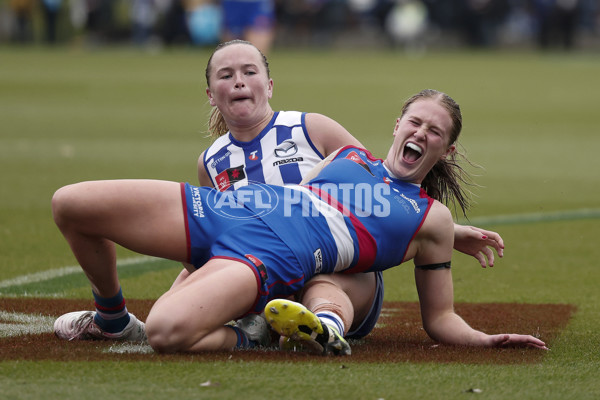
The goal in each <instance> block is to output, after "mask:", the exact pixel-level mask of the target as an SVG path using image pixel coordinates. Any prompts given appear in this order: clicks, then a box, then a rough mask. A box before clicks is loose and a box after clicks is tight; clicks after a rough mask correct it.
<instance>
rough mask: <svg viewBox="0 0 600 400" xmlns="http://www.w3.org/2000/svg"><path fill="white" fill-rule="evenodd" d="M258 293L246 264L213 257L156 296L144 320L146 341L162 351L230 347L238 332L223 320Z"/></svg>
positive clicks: (249, 303) (239, 312) (242, 308)
mask: <svg viewBox="0 0 600 400" xmlns="http://www.w3.org/2000/svg"><path fill="white" fill-rule="evenodd" d="M257 295H258V286H257V280H256V275H255V273H254V271H253V270H252V269H251V268H250V267H249V266H248V265H246V264H244V263H242V262H239V261H233V260H229V259H220V258H213V259H211V260H210V261H208V262H207V263H206V264H205V265H204V266H202V267H201V268H199V269H198V270H197V271H195V272H193V273H192V274H190V275H189V276H188V277H187V278H186V279H185V280H184V281H183V282H181V283H180V284H179V285H177V286H175V287H173V288H171V289H170V290H169V291H168V292H166V293H165V294H164V295H162V296H161V297H160V298H159V299H158V300H157V301H156V303H155V304H154V306H153V307H152V310H151V311H150V314H149V315H148V318H147V320H146V331H147V334H148V342H149V343H150V345H151V346H152V347H153V348H154V349H155V350H157V351H160V352H167V353H171V352H176V351H177V352H182V351H183V352H198V351H205V350H229V349H232V348H234V347H236V344H238V343H237V342H238V338H239V335H240V332H236V331H235V330H234V329H232V328H231V327H227V326H224V324H226V323H227V322H229V321H231V320H233V319H235V318H238V317H240V316H242V315H244V314H245V313H247V312H248V311H249V310H250V309H251V307H252V306H253V305H254V303H255V301H256V299H257Z"/></svg>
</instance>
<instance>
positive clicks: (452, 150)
mask: <svg viewBox="0 0 600 400" xmlns="http://www.w3.org/2000/svg"><path fill="white" fill-rule="evenodd" d="M455 152H456V145H454V144H451V145H450V146H448V148H447V149H446V152H445V153H444V155H442V159H446V158H447V157H448V156H450V155H452V154H454V153H455Z"/></svg>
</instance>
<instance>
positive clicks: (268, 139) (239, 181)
mask: <svg viewBox="0 0 600 400" xmlns="http://www.w3.org/2000/svg"><path fill="white" fill-rule="evenodd" d="M305 117H306V114H305V113H302V112H297V111H279V112H276V113H275V114H274V115H273V118H272V119H271V121H270V122H269V124H268V125H267V126H266V127H265V129H263V131H262V132H261V133H260V134H259V135H258V136H257V137H256V138H254V139H252V140H251V141H249V142H240V141H238V140H236V139H235V138H234V137H233V136H232V135H231V132H228V133H227V134H225V135H223V136H221V137H220V138H218V139H217V140H215V142H214V143H213V144H212V145H211V146H210V147H209V148H208V149H207V150H206V152H205V153H204V167H205V168H206V171H207V172H208V175H209V176H210V178H211V180H212V182H213V185H214V187H215V188H217V189H219V190H220V191H224V190H233V189H238V188H240V187H242V186H245V185H247V184H249V183H253V182H269V184H272V185H284V184H287V183H300V181H302V178H303V177H304V175H306V173H308V171H310V170H311V169H312V168H313V167H314V166H315V165H316V164H317V163H318V162H319V161H321V160H322V159H323V158H324V157H323V155H322V154H321V153H320V152H319V151H318V150H317V149H316V148H315V146H314V145H313V143H312V141H311V140H310V138H309V137H308V133H307V131H306V125H305Z"/></svg>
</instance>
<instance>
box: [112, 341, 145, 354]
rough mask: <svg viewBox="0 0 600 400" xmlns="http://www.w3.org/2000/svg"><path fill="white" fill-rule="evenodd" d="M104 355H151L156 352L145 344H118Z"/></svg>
mask: <svg viewBox="0 0 600 400" xmlns="http://www.w3.org/2000/svg"><path fill="white" fill-rule="evenodd" d="M104 353H116V354H151V353H154V350H153V349H152V347H150V345H148V344H145V343H143V344H142V343H127V342H125V343H117V344H113V345H112V346H110V347H109V348H108V349H106V350H104Z"/></svg>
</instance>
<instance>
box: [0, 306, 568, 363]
mask: <svg viewBox="0 0 600 400" xmlns="http://www.w3.org/2000/svg"><path fill="white" fill-rule="evenodd" d="M153 302H154V301H153V300H135V299H129V300H128V303H127V307H128V309H129V311H130V312H132V313H133V314H135V315H136V316H137V317H138V318H141V319H142V320H145V319H146V316H147V315H148V312H149V311H150V308H151V307H152V304H153ZM455 308H456V311H457V313H458V314H459V315H461V316H462V317H463V318H464V319H465V320H466V321H468V322H469V324H470V325H471V326H473V327H474V328H477V329H480V330H482V331H484V332H487V333H526V334H531V335H534V336H536V337H539V338H540V339H542V340H544V341H545V342H546V344H547V345H548V347H550V348H552V344H553V341H554V340H555V339H556V338H557V337H558V335H560V332H561V330H562V329H564V327H565V326H566V325H567V323H568V321H569V319H570V317H571V316H572V315H573V314H574V313H575V311H576V308H575V306H573V305H569V304H515V303H510V304H509V303H485V304H470V303H459V304H456V306H455ZM0 310H2V311H5V312H10V313H12V312H15V313H25V314H33V315H38V316H39V315H46V316H52V317H57V316H59V315H61V314H63V313H66V312H69V311H75V310H93V303H92V302H91V301H89V300H66V299H35V298H0ZM6 323H11V322H10V321H2V320H1V318H0V324H6ZM350 344H351V346H352V356H350V357H344V358H343V362H344V363H353V362H361V363H362V362H377V363H395V362H437V363H468V364H529V363H539V362H541V361H542V360H543V358H544V355H545V353H546V352H545V351H541V350H537V349H533V348H493V349H488V348H484V349H482V348H467V347H460V346H446V345H437V344H436V343H435V342H433V341H432V340H431V339H429V337H428V336H427V334H426V333H425V331H424V330H423V328H422V325H421V317H420V313H419V305H418V304H417V303H406V302H386V303H385V304H384V310H383V312H382V316H381V318H380V320H379V323H378V326H377V328H376V329H375V330H374V331H373V333H371V334H370V335H369V336H367V337H366V338H364V339H362V340H359V341H351V342H350ZM0 359H2V360H57V361H69V360H72V361H97V360H119V361H125V360H140V361H142V360H143V361H169V360H172V361H184V360H189V361H194V360H197V361H225V360H237V361H240V360H245V361H261V360H262V361H318V362H339V361H340V360H341V359H340V358H338V357H322V356H316V355H310V354H306V353H300V352H296V353H290V352H282V351H278V350H276V349H260V350H246V351H241V350H240V351H229V352H210V353H203V354H176V355H160V354H156V353H153V352H152V351H151V349H150V348H149V347H148V346H126V345H123V344H120V343H117V344H116V343H115V342H109V341H74V342H67V341H61V340H59V339H57V338H56V337H55V336H54V334H53V333H42V334H22V335H17V336H9V337H0Z"/></svg>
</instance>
